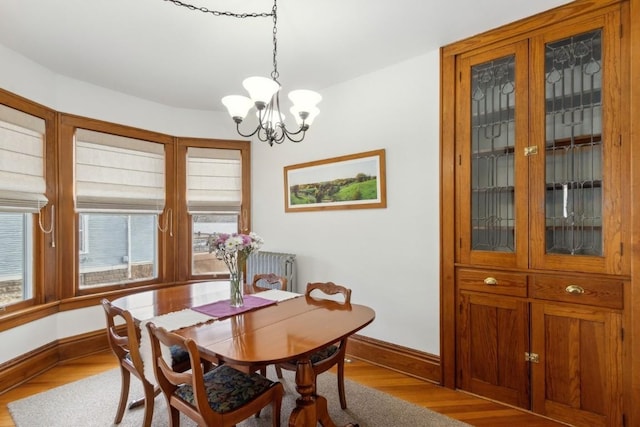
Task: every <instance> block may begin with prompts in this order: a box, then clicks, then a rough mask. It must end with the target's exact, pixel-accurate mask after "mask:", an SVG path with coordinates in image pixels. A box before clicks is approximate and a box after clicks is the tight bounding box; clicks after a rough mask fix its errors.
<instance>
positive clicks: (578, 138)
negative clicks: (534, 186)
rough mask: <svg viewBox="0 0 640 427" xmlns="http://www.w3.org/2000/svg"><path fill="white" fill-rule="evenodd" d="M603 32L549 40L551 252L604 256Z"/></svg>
mask: <svg viewBox="0 0 640 427" xmlns="http://www.w3.org/2000/svg"><path fill="white" fill-rule="evenodd" d="M601 41H602V31H601V30H596V31H591V32H588V33H584V34H580V35H577V36H573V37H569V38H566V39H563V40H560V41H556V42H553V43H548V44H547V45H546V57H545V92H546V151H545V152H546V251H547V253H556V254H571V255H602V246H603V245H602V204H603V198H602V196H603V195H602V143H603V141H602V93H601V92H602V91H601V88H602V43H601Z"/></svg>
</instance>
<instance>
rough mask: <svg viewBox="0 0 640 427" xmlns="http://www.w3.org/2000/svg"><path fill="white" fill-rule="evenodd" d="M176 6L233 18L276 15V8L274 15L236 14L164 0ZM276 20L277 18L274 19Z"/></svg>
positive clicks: (257, 13)
mask: <svg viewBox="0 0 640 427" xmlns="http://www.w3.org/2000/svg"><path fill="white" fill-rule="evenodd" d="M164 1H168V2H171V3H173V4H175V5H176V6H181V7H186V8H187V9H189V10H198V11H200V12H203V13H210V14H212V15H214V16H229V17H232V18H267V17H269V16H272V15H273V13H275V6H274V9H273V13H269V12H251V13H234V12H220V11H217V10H211V9H208V8H206V7H204V6H194V5H192V4H188V3H183V2H181V1H180V0H164ZM274 19H275V17H274Z"/></svg>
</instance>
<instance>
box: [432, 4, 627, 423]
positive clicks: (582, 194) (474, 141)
mask: <svg viewBox="0 0 640 427" xmlns="http://www.w3.org/2000/svg"><path fill="white" fill-rule="evenodd" d="M627 17H628V8H627V5H626V3H625V2H616V1H602V2H601V3H598V2H587V1H577V2H573V3H572V4H571V6H565V7H561V8H558V9H556V10H554V11H552V12H549V13H547V14H542V15H539V16H537V17H534V18H531V19H530V20H526V21H524V22H520V23H518V24H517V25H513V26H507V27H505V28H503V29H502V31H503V33H504V37H500V35H499V34H500V33H499V32H498V31H496V32H492V33H491V34H490V36H489V35H480V36H477V37H476V38H474V39H470V40H466V41H463V42H460V43H459V44H455V45H453V46H448V47H446V48H443V79H442V84H443V87H444V88H445V90H443V93H455V98H454V99H453V100H452V101H443V123H442V125H443V131H442V141H443V145H442V148H443V149H442V156H443V164H444V165H445V167H444V168H443V174H442V178H443V181H445V180H446V182H444V183H443V184H442V191H443V206H444V208H445V209H446V207H447V206H448V207H450V208H452V210H453V211H454V212H455V217H454V220H453V221H450V220H448V219H445V220H443V231H442V239H443V245H442V247H443V257H447V258H446V259H444V260H443V262H442V268H443V286H442V289H443V295H442V305H443V307H444V308H443V321H444V322H443V323H444V330H445V333H446V330H447V328H449V329H448V330H450V331H453V332H454V336H455V338H454V340H452V341H449V340H447V338H444V339H443V352H444V353H446V354H448V355H449V357H448V358H444V359H443V378H444V383H445V385H449V386H455V387H458V388H460V389H463V390H467V391H470V392H472V393H476V394H479V395H482V396H486V397H488V398H491V399H496V400H499V401H503V402H506V403H508V404H511V405H516V406H519V407H522V408H525V409H529V410H532V411H534V412H537V413H540V414H543V415H546V416H549V417H552V418H555V419H558V420H560V421H565V422H568V423H571V424H575V425H579V426H619V425H623V422H624V420H625V418H624V415H623V414H624V399H623V393H624V389H625V385H624V381H623V378H624V374H625V370H624V360H625V359H623V357H624V354H625V352H624V345H623V344H624V333H623V330H624V325H625V324H624V322H625V309H628V307H626V306H625V290H626V291H627V292H628V289H629V286H630V284H631V280H630V279H631V271H630V270H631V267H630V266H631V251H632V249H631V240H630V237H629V235H628V233H625V230H627V229H628V228H629V226H630V224H631V222H630V220H629V215H628V214H629V210H628V204H627V202H625V201H627V200H629V197H630V192H629V188H628V185H626V184H625V181H626V180H627V179H628V177H629V176H630V162H629V158H628V157H627V156H626V155H625V153H628V147H627V146H626V145H625V144H626V143H625V138H624V135H625V132H626V130H625V126H624V123H625V111H626V110H625V95H624V93H623V91H622V87H624V85H625V84H624V82H625V79H626V77H625V76H624V73H623V70H624V64H625V60H624V58H625V54H626V50H625V49H626V48H625V43H624V41H623V36H622V34H624V29H623V23H624V22H627V21H626V20H627ZM447 72H448V73H450V74H451V75H449V74H446V73H447ZM446 88H452V91H447V90H446ZM447 142H449V143H450V144H452V145H453V146H452V147H451V146H447V145H446V143H447ZM446 160H450V161H452V163H451V164H450V165H451V168H447V167H446V166H447V165H448V164H449V163H447V162H446ZM450 180H451V181H453V183H452V184H451V181H450ZM445 242H446V243H445ZM449 257H450V258H452V259H453V261H451V260H450V258H449ZM627 301H628V300H627ZM448 307H452V308H453V309H451V310H449V311H447V310H448ZM627 316H628V315H627ZM627 318H628V317H627ZM451 353H453V356H451ZM451 378H453V384H452V383H451V382H452V380H451Z"/></svg>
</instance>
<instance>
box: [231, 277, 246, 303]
mask: <svg viewBox="0 0 640 427" xmlns="http://www.w3.org/2000/svg"><path fill="white" fill-rule="evenodd" d="M229 281H230V283H229V290H230V292H231V293H230V299H229V304H230V305H231V307H242V306H243V305H244V280H243V273H242V271H232V272H230V274H229Z"/></svg>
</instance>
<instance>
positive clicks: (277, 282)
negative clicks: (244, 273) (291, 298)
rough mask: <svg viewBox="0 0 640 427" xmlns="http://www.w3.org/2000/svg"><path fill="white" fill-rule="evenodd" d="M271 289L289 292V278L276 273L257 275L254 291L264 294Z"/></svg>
mask: <svg viewBox="0 0 640 427" xmlns="http://www.w3.org/2000/svg"><path fill="white" fill-rule="evenodd" d="M270 289H279V290H281V291H286V290H287V278H286V277H283V276H278V275H277V274H275V273H266V274H256V275H254V276H253V291H254V292H262V291H268V290H270Z"/></svg>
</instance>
